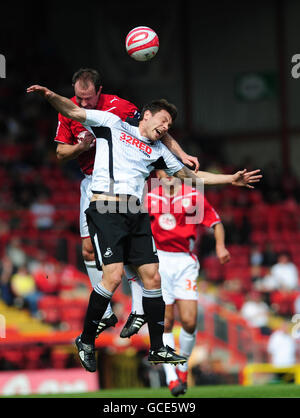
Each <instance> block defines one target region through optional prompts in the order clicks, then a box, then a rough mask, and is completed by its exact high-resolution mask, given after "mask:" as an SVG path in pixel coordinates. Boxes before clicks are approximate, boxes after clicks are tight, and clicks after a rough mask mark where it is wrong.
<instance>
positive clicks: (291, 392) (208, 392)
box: [16, 384, 300, 400]
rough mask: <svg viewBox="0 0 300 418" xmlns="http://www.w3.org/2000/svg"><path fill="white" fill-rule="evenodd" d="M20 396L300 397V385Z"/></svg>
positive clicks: (28, 396)
mask: <svg viewBox="0 0 300 418" xmlns="http://www.w3.org/2000/svg"><path fill="white" fill-rule="evenodd" d="M16 397H18V398H21V397H22V398H24V397H26V398H106V399H112V398H125V399H129V398H130V399H134V398H152V399H158V398H173V399H182V400H183V399H185V398H300V385H294V384H270V385H258V386H239V385H225V386H223V385H216V386H194V387H191V388H189V389H188V391H187V393H186V394H185V395H184V396H179V397H178V398H174V397H173V396H172V395H171V393H170V391H169V389H168V388H159V389H152V388H130V389H104V390H99V391H97V392H90V393H74V394H69V393H66V394H53V395H52V394H51V395H27V396H21V395H20V396H16Z"/></svg>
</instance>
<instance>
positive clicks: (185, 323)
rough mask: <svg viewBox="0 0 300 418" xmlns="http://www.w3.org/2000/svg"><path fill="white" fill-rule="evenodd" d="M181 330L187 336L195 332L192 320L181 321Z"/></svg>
mask: <svg viewBox="0 0 300 418" xmlns="http://www.w3.org/2000/svg"><path fill="white" fill-rule="evenodd" d="M181 323H182V328H183V329H184V330H185V331H186V332H187V333H189V334H193V333H194V332H195V330H196V321H195V320H194V319H193V318H185V319H184V320H182V321H181Z"/></svg>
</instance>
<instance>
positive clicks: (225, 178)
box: [174, 167, 233, 186]
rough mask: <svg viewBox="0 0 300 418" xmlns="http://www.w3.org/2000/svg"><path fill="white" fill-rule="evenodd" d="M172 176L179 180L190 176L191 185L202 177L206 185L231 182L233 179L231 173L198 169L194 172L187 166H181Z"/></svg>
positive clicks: (194, 184)
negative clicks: (217, 172) (216, 172)
mask: <svg viewBox="0 0 300 418" xmlns="http://www.w3.org/2000/svg"><path fill="white" fill-rule="evenodd" d="M174 176H176V177H179V178H180V179H181V180H183V179H186V178H190V179H192V183H193V186H196V185H197V180H199V179H202V180H203V182H204V184H206V185H216V184H231V183H232V181H233V178H232V175H231V174H215V173H209V172H208V171H198V172H197V173H195V172H194V171H192V170H190V169H189V168H187V167H183V168H182V169H181V170H179V171H178V172H177V173H175V174H174Z"/></svg>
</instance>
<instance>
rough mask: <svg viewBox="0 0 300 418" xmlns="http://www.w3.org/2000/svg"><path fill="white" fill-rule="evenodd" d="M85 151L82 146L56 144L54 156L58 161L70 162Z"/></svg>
mask: <svg viewBox="0 0 300 418" xmlns="http://www.w3.org/2000/svg"><path fill="white" fill-rule="evenodd" d="M84 151H85V149H84V148H83V146H82V144H74V145H70V144H58V145H57V147H56V156H57V158H58V160H60V161H64V162H67V161H71V160H75V159H76V158H77V157H79V155H80V154H82V153H83V152H84Z"/></svg>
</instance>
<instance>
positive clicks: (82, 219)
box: [79, 175, 93, 238]
mask: <svg viewBox="0 0 300 418" xmlns="http://www.w3.org/2000/svg"><path fill="white" fill-rule="evenodd" d="M91 186H92V176H87V175H86V176H85V178H84V179H83V180H82V182H81V184H80V214H79V230H80V236H81V238H87V237H89V236H90V233H89V228H88V225H87V221H86V214H85V213H84V212H85V210H86V209H87V208H88V207H89V206H90V200H91V198H92V195H93V193H92V190H91Z"/></svg>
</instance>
